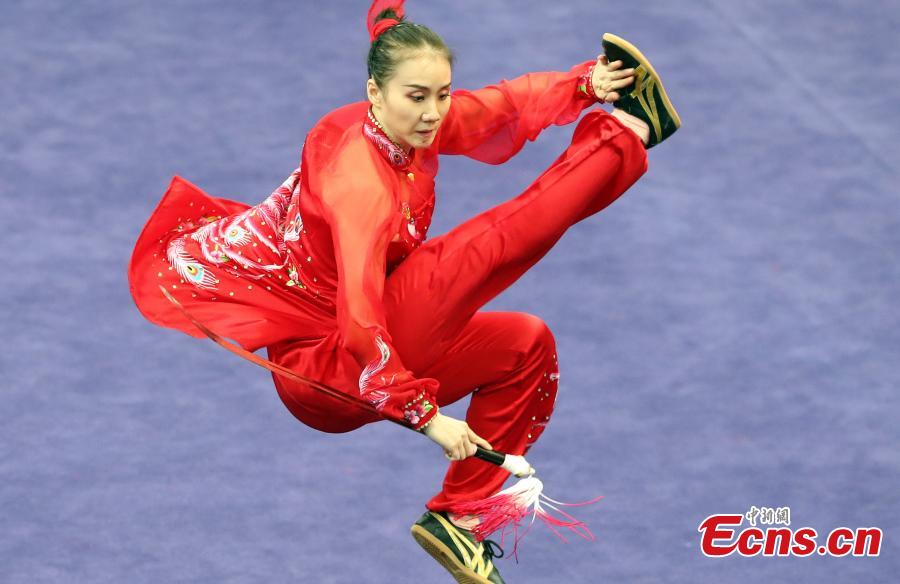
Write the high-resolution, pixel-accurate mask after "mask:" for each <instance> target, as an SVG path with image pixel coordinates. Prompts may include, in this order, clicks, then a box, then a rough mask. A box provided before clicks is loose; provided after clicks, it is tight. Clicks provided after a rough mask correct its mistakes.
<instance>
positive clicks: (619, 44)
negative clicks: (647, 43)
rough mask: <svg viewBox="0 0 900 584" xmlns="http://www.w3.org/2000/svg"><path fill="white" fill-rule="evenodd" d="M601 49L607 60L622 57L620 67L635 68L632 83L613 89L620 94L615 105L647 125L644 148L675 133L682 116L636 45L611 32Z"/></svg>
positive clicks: (605, 36)
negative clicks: (648, 136) (647, 137)
mask: <svg viewBox="0 0 900 584" xmlns="http://www.w3.org/2000/svg"><path fill="white" fill-rule="evenodd" d="M603 52H604V53H605V54H606V58H607V59H609V62H610V63H612V62H613V61H619V60H621V61H622V67H621V69H632V68H633V69H634V83H633V84H632V85H630V86H628V87H624V88H622V89H618V90H616V91H617V92H618V94H619V95H620V96H621V97H620V98H619V100H618V101H616V102H615V104H614V105H615V107H617V108H619V109H620V110H622V111H625V112H627V113H629V114H631V115H633V116H635V117H637V118H640V119H642V120H644V121H645V122H646V123H647V125H648V126H650V140H649V141H648V143H647V148H652V147H654V146H656V145H657V144H659V143H660V142H662V141H663V140H665V139H666V138H668V137H669V136H671V135H672V134H673V133H675V130H677V129H678V128H680V127H681V118H679V117H678V112H676V111H675V107H674V106H673V105H672V102H671V101H669V96H668V95H666V90H665V89H664V88H663V84H662V81H661V80H660V78H659V75H658V74H657V73H656V71H655V70H654V69H653V66H652V65H651V64H650V61H648V60H647V57H645V56H644V55H643V54H642V53H641V52H640V51H639V50H638V49H637V47H635V46H634V45H632V44H631V43H629V42H628V41H626V40H625V39H623V38H620V37H617V36H616V35H614V34H611V33H606V34H604V35H603Z"/></svg>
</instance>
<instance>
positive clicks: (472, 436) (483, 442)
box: [469, 429, 494, 450]
mask: <svg viewBox="0 0 900 584" xmlns="http://www.w3.org/2000/svg"><path fill="white" fill-rule="evenodd" d="M469 440H470V441H472V442H474V443H475V444H477V445H478V446H481V447H482V448H487V449H488V450H493V449H494V447H493V446H491V444H490V442H488V441H487V440H485V439H484V438H482V437H481V436H479V435H478V434H476V433H475V432H473V431H472V430H471V429H469Z"/></svg>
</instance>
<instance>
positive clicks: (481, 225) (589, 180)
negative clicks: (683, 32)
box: [384, 109, 647, 375]
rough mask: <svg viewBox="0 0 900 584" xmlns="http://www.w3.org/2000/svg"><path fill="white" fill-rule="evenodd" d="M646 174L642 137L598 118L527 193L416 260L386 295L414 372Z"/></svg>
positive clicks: (426, 247)
mask: <svg viewBox="0 0 900 584" xmlns="http://www.w3.org/2000/svg"><path fill="white" fill-rule="evenodd" d="M646 170H647V156H646V151H645V148H644V144H643V142H642V141H641V139H640V138H639V137H638V136H637V135H636V134H635V133H634V132H633V131H632V130H630V129H628V128H627V127H626V126H625V125H624V124H622V123H621V122H620V121H619V120H617V119H615V118H614V117H613V116H611V115H610V114H608V113H606V112H605V111H603V110H600V109H596V110H592V111H590V112H588V113H587V114H586V115H585V116H584V117H583V118H582V119H581V121H580V122H579V123H578V125H577V126H576V128H575V132H574V134H573V137H572V142H571V144H570V145H569V147H568V148H566V150H565V152H563V153H562V154H561V155H560V156H559V158H557V159H556V161H554V162H553V164H552V165H551V166H550V167H549V168H548V169H547V170H545V171H544V172H543V173H542V174H541V176H539V177H538V178H537V179H536V180H535V181H534V182H533V183H532V184H531V185H530V186H529V187H528V188H527V189H526V190H525V191H524V192H523V193H522V194H520V195H518V196H517V197H515V198H513V199H510V200H509V201H506V202H504V203H501V204H500V205H497V206H496V207H493V208H492V209H489V210H487V211H485V212H483V213H481V214H479V215H476V216H475V217H473V218H472V219H469V220H468V221H466V222H465V223H463V224H461V225H460V226H458V227H456V228H455V229H453V230H452V231H450V232H448V233H446V234H444V235H441V236H438V237H436V238H434V239H432V240H430V241H428V242H426V243H425V244H423V245H422V246H421V247H420V248H419V249H417V250H416V251H415V252H414V253H412V254H411V255H410V256H409V257H408V258H407V259H406V261H404V262H403V263H402V264H401V265H400V266H399V267H398V268H397V269H396V270H395V271H394V272H392V273H391V275H390V277H389V278H388V280H387V282H386V283H385V291H384V304H385V311H386V315H387V321H388V322H387V324H388V328H389V330H390V331H391V337H392V340H393V342H394V346H395V347H396V348H397V351H398V352H399V354H400V356H401V358H402V359H403V362H404V364H405V365H406V367H408V368H409V369H410V370H412V371H413V372H414V373H415V374H417V375H421V373H420V372H421V371H422V370H423V369H425V368H426V367H427V366H428V365H429V364H430V363H432V362H434V361H435V360H436V359H437V358H438V357H439V356H440V355H441V354H443V352H444V351H445V350H446V349H447V347H448V346H449V343H451V342H452V340H453V339H455V338H456V337H457V336H458V335H459V333H460V331H462V329H463V327H464V326H465V325H466V324H467V323H468V321H469V319H471V318H472V316H473V315H474V314H475V312H476V311H477V310H479V309H480V308H481V307H482V306H484V305H485V304H486V303H487V302H489V301H490V300H491V299H493V298H494V297H495V296H497V295H498V294H499V293H500V292H502V291H503V290H505V289H506V288H507V287H509V286H510V285H511V284H512V283H513V282H515V281H516V280H517V279H518V278H519V277H520V276H521V275H522V274H524V273H525V272H526V271H527V270H528V269H529V268H530V267H531V266H533V265H534V264H535V263H536V262H537V261H538V260H539V259H540V258H542V257H543V256H544V255H545V254H546V253H547V252H548V251H550V249H551V248H552V247H553V245H554V244H555V243H556V242H557V241H558V240H559V239H560V237H562V235H563V233H565V231H566V230H567V229H568V228H569V227H570V226H572V225H574V224H575V223H578V222H579V221H581V220H582V219H585V218H587V217H589V216H591V215H593V214H594V213H597V212H598V211H600V210H601V209H603V208H604V207H606V206H608V205H609V204H610V203H612V202H613V201H615V200H616V199H617V198H618V197H619V196H620V195H621V194H622V193H624V192H625V191H626V190H627V189H628V188H629V187H630V186H631V185H632V184H633V183H634V182H635V181H636V180H637V179H638V178H639V177H640V176H641V175H642V174H643V173H644V172H645V171H646Z"/></svg>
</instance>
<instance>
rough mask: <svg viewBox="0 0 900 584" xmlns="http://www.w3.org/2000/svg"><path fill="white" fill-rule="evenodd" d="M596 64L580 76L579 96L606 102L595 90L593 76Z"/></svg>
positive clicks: (578, 84) (578, 83)
mask: <svg viewBox="0 0 900 584" xmlns="http://www.w3.org/2000/svg"><path fill="white" fill-rule="evenodd" d="M595 66H596V63H595V64H594V65H591V66H590V67H589V68H588V70H587V71H585V72H584V73H582V74H581V75H579V76H578V82H577V86H578V96H579V97H582V98H584V99H590V100H594V101H597V102H598V103H606V101H605V100H603V99H601V98H600V97H599V96H598V95H597V93H596V92H595V91H594V82H593V80H592V78H593V76H594V67H595Z"/></svg>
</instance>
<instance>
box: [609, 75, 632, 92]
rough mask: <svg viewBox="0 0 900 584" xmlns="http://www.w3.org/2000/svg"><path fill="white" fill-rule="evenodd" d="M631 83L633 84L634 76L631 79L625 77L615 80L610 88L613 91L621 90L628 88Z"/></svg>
mask: <svg viewBox="0 0 900 584" xmlns="http://www.w3.org/2000/svg"><path fill="white" fill-rule="evenodd" d="M632 83H634V76H632V77H625V78H624V79H617V80H615V81H613V82H612V83H611V84H610V86H611V87H612V88H613V89H622V88H623V87H628V86H629V85H631V84H632Z"/></svg>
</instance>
